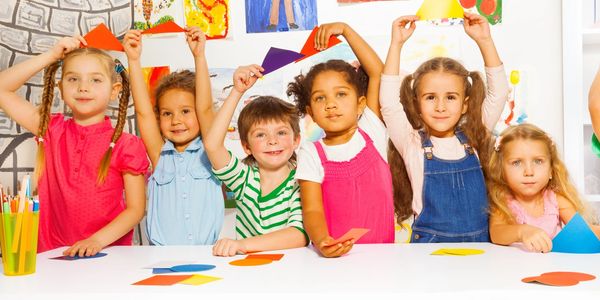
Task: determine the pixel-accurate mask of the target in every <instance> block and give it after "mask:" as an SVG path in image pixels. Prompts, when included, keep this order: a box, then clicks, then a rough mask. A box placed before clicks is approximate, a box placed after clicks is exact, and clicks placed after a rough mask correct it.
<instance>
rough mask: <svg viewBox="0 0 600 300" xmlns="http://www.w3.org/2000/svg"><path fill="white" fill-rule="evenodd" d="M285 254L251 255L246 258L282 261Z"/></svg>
mask: <svg viewBox="0 0 600 300" xmlns="http://www.w3.org/2000/svg"><path fill="white" fill-rule="evenodd" d="M282 257H283V254H250V255H248V256H246V259H254V258H263V259H270V260H281V258H282Z"/></svg>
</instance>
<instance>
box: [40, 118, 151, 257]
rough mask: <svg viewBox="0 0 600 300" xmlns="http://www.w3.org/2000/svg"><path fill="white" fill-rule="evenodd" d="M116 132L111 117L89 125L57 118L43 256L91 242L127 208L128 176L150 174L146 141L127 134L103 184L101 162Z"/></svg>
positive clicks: (46, 182) (47, 177)
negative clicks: (100, 181) (127, 173)
mask: <svg viewBox="0 0 600 300" xmlns="http://www.w3.org/2000/svg"><path fill="white" fill-rule="evenodd" d="M113 132H114V129H113V127H112V125H111V123H110V120H109V119H108V118H105V120H104V122H101V123H98V124H94V125H90V126H85V127H84V126H80V125H78V124H76V123H75V122H74V121H73V120H72V119H65V117H64V116H63V115H62V114H56V115H53V116H52V117H51V119H50V124H49V126H48V131H47V132H46V136H44V143H45V145H44V146H45V147H44V148H45V156H46V163H45V166H44V172H43V174H42V177H41V178H40V181H39V185H38V192H39V198H40V228H39V241H38V252H43V251H46V250H51V249H54V248H57V247H62V246H69V245H72V244H73V243H75V242H77V241H79V240H82V239H85V238H88V237H89V236H91V235H92V234H94V233H95V232H96V231H98V230H99V229H101V228H102V227H104V226H105V225H107V224H108V223H109V222H111V221H112V220H113V219H114V218H115V217H116V216H117V215H118V214H119V213H121V212H122V211H123V210H124V209H125V201H124V185H123V173H125V172H129V173H133V174H144V173H145V172H146V170H147V169H148V165H149V163H148V159H147V158H146V149H145V147H144V145H143V143H142V141H141V140H140V139H139V138H138V137H136V136H134V135H131V134H126V133H123V134H122V135H121V137H120V138H119V140H118V141H117V143H116V145H115V148H114V149H113V154H112V157H111V162H110V167H109V171H108V175H107V177H106V180H105V182H104V184H103V185H101V186H97V184H96V180H97V176H98V167H99V165H100V160H101V159H102V156H103V155H104V153H105V152H106V150H107V149H108V147H109V144H110V139H111V137H112V134H113ZM132 236H133V231H130V232H129V233H127V234H125V235H124V236H123V237H121V238H120V239H119V240H117V241H115V242H114V243H113V245H131V241H132Z"/></svg>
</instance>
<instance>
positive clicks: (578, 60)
mask: <svg viewBox="0 0 600 300" xmlns="http://www.w3.org/2000/svg"><path fill="white" fill-rule="evenodd" d="M598 8H600V0H562V24H563V25H562V37H563V39H562V40H563V110H564V116H563V119H564V122H563V129H564V153H563V157H564V162H565V164H566V165H567V168H568V170H569V172H570V175H571V178H572V179H573V181H574V183H575V184H576V185H577V188H578V190H579V191H580V192H581V193H582V194H583V195H584V197H585V199H587V200H589V201H594V202H596V203H600V158H598V157H596V156H595V155H594V154H593V153H592V150H591V136H592V133H593V129H592V126H591V120H590V115H589V112H588V108H587V95H588V91H589V87H590V85H591V82H592V80H593V79H594V76H595V74H596V70H598V68H599V67H600V27H598V25H594V24H600V23H598V22H600V14H598V12H599V11H600V10H598Z"/></svg>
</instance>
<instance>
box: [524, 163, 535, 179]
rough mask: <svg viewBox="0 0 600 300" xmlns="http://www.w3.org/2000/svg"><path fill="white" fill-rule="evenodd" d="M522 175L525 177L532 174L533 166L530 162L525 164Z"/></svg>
mask: <svg viewBox="0 0 600 300" xmlns="http://www.w3.org/2000/svg"><path fill="white" fill-rule="evenodd" d="M523 176H525V177H531V176H533V168H532V166H531V164H530V163H526V164H525V169H523Z"/></svg>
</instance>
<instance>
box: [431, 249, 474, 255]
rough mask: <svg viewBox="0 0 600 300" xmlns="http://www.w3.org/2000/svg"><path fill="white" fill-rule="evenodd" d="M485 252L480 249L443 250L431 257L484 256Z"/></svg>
mask: <svg viewBox="0 0 600 300" xmlns="http://www.w3.org/2000/svg"><path fill="white" fill-rule="evenodd" d="M484 252H485V251H483V250H480V249H467V248H442V249H438V250H436V251H434V252H432V253H431V255H460V256H465V255H477V254H483V253H484Z"/></svg>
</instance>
